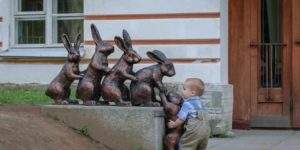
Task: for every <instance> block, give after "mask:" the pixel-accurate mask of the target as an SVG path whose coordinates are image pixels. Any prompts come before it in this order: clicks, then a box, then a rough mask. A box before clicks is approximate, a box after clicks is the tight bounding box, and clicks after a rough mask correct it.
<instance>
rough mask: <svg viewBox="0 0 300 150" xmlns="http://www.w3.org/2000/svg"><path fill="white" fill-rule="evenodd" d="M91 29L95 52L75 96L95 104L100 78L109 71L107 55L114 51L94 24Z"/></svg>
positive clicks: (87, 102) (98, 92)
mask: <svg viewBox="0 0 300 150" xmlns="http://www.w3.org/2000/svg"><path fill="white" fill-rule="evenodd" d="M91 31H92V36H93V40H94V42H95V44H96V48H95V53H94V55H93V57H92V59H91V62H90V64H89V66H88V68H87V70H86V72H85V74H84V76H83V78H82V80H80V82H79V83H78V86H77V91H76V97H77V98H80V99H81V100H83V101H84V104H86V105H95V104H96V103H97V102H98V101H99V98H100V97H101V79H102V77H103V75H105V74H108V73H109V72H110V71H111V69H110V68H108V61H107V57H108V56H109V55H110V54H111V53H113V52H114V47H113V46H112V45H110V44H108V43H105V42H104V41H103V40H102V39H101V37H100V34H99V31H98V29H97V28H96V26H95V25H94V24H92V25H91Z"/></svg>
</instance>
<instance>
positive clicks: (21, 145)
mask: <svg viewBox="0 0 300 150" xmlns="http://www.w3.org/2000/svg"><path fill="white" fill-rule="evenodd" d="M0 150H109V148H107V147H105V146H104V145H102V144H101V143H100V142H97V141H93V140H90V139H88V138H86V137H83V136H81V135H79V134H78V133H76V132H74V131H73V130H72V129H70V128H68V127H66V126H65V125H64V124H62V123H59V122H57V121H55V120H52V119H51V118H48V117H46V116H42V115H41V111H40V107H39V106H17V105H9V106H1V105H0Z"/></svg>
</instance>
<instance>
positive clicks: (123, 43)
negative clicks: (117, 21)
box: [115, 30, 142, 64]
mask: <svg viewBox="0 0 300 150" xmlns="http://www.w3.org/2000/svg"><path fill="white" fill-rule="evenodd" d="M123 39H124V40H123ZM123 39H122V38H121V37H119V36H115V43H116V45H117V46H118V47H119V48H120V49H121V50H122V51H123V52H124V55H123V59H124V60H125V61H126V62H127V63H129V64H136V63H138V62H140V61H141V59H142V57H141V56H140V55H138V54H137V52H136V51H135V50H134V49H133V48H132V41H131V38H130V36H129V34H128V32H127V31H126V30H123Z"/></svg>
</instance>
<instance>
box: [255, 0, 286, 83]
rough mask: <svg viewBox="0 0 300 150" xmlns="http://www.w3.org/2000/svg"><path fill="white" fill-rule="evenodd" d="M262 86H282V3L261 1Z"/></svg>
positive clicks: (268, 0)
mask: <svg viewBox="0 0 300 150" xmlns="http://www.w3.org/2000/svg"><path fill="white" fill-rule="evenodd" d="M261 41H262V43H263V44H262V45H261V47H260V48H261V58H260V60H261V62H260V64H261V86H262V87H263V88H270V87H271V88H279V87H281V86H282V45H280V44H279V43H282V1H281V0H261Z"/></svg>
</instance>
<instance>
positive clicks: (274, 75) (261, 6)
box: [249, 0, 292, 127]
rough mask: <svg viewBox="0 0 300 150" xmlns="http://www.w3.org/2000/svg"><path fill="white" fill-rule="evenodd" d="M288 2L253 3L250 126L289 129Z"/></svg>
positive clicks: (268, 0)
mask: <svg viewBox="0 0 300 150" xmlns="http://www.w3.org/2000/svg"><path fill="white" fill-rule="evenodd" d="M290 4H291V3H290V0H256V4H254V5H253V6H252V10H253V11H256V12H258V13H255V15H252V16H251V17H253V22H251V28H255V29H256V31H257V32H256V33H257V34H256V35H254V34H253V35H254V36H253V37H251V38H252V40H251V41H250V43H249V45H250V47H251V56H252V57H251V67H252V69H251V127H291V118H290V114H291V113H290V112H291V106H290V104H291V103H290V101H291V80H292V74H291V44H290V41H291V38H290V37H291V36H290V35H291V32H290V31H291V30H290V29H291V8H290V6H291V5H290Z"/></svg>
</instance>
